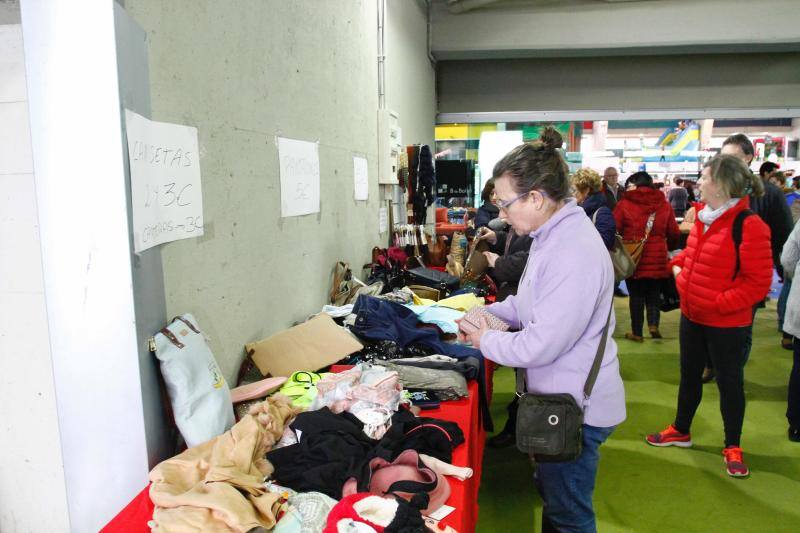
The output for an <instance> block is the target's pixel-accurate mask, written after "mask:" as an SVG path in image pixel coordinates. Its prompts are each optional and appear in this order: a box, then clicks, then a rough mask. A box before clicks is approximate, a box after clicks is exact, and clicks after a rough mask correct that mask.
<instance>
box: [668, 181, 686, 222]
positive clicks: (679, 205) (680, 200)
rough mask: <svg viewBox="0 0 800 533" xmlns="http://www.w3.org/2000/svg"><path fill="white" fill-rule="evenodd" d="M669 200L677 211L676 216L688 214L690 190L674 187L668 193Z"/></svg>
mask: <svg viewBox="0 0 800 533" xmlns="http://www.w3.org/2000/svg"><path fill="white" fill-rule="evenodd" d="M667 201H668V202H669V204H670V205H671V206H672V210H673V211H675V216H676V217H682V216H683V215H685V214H686V209H687V206H688V205H689V191H687V190H686V189H685V188H684V187H673V188H672V189H670V190H669V193H668V194H667Z"/></svg>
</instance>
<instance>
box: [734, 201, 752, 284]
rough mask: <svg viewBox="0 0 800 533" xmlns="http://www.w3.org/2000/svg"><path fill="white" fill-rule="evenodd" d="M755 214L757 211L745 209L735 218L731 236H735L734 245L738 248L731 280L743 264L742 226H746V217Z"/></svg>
mask: <svg viewBox="0 0 800 533" xmlns="http://www.w3.org/2000/svg"><path fill="white" fill-rule="evenodd" d="M754 214H755V213H753V212H752V211H751V210H749V209H744V210H743V211H740V212H739V214H737V215H736V218H734V219H733V231H732V232H731V236H732V237H733V247H734V249H735V250H736V267H735V268H734V269H733V278H731V281H733V280H735V279H736V276H738V275H739V269H740V268H741V266H742V265H741V258H740V257H739V246H741V244H742V227H743V226H744V219H746V218H747V217H749V216H750V215H754Z"/></svg>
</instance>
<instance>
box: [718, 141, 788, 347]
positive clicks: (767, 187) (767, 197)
mask: <svg viewBox="0 0 800 533" xmlns="http://www.w3.org/2000/svg"><path fill="white" fill-rule="evenodd" d="M720 153H723V154H729V155H733V156H736V157H738V158H739V159H741V160H742V161H744V162H745V163H746V164H747V166H750V163H751V162H752V161H753V156H754V154H755V150H754V149H753V143H752V142H750V139H748V138H747V135H745V134H743V133H737V134H735V135H731V136H730V137H728V138H727V139H725V142H723V143H722V150H721V152H720ZM768 177H769V176H767V178H768ZM762 181H763V183H764V196H762V197H760V198H756V197H754V196H753V195H750V209H751V210H752V211H753V212H754V213H755V214H757V215H758V216H759V217H761V220H763V221H764V222H766V223H767V226H769V231H770V241H771V245H772V264H773V265H774V266H775V270H776V271H777V272H778V276H779V277H780V278H781V280H783V279H784V278H783V267H782V266H781V252H782V251H783V244H784V243H785V242H786V239H788V238H789V234H790V233H791V232H792V228H793V224H792V212H791V210H790V209H789V206H788V204H787V203H786V196H784V194H783V191H782V190H781V189H780V188H778V187H777V186H776V185H775V184H774V183H771V182H770V181H769V179H764V176H762ZM787 281H788V280H787ZM787 285H788V283H785V284H784V289H786V290H787V291H788V287H787ZM786 295H787V296H788V292H787V293H786ZM784 300H785V298H784ZM762 307H763V304H762ZM756 309H758V306H756V307H754V308H753V316H754V317H755V314H756ZM782 310H783V309H782ZM778 323H779V324H780V323H783V317H782V316H780V315H779V316H778ZM745 342H746V349H747V355H745V361H747V358H748V357H749V356H750V349H751V348H752V344H753V326H752V325H751V326H750V335H748V336H747V339H746V341H745Z"/></svg>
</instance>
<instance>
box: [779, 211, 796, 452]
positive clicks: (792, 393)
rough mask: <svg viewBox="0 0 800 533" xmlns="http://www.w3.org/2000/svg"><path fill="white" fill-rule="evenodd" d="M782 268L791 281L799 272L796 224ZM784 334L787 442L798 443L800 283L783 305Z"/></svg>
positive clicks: (791, 290) (793, 288)
mask: <svg viewBox="0 0 800 533" xmlns="http://www.w3.org/2000/svg"><path fill="white" fill-rule="evenodd" d="M781 265H782V266H783V272H784V276H785V277H786V278H787V279H793V278H795V277H796V276H797V273H798V269H800V223H798V224H796V225H795V227H794V229H793V230H792V232H791V233H790V234H789V239H788V240H787V241H786V243H785V244H784V245H783V252H781ZM783 330H784V331H785V332H786V333H788V334H790V335H792V336H793V347H794V363H793V365H792V371H791V374H789V392H788V395H787V396H788V398H787V407H786V418H787V420H788V421H789V440H791V441H794V442H800V338H799V337H800V282H798V283H793V284H792V286H791V289H789V297H788V299H787V301H786V315H785V316H784V319H783Z"/></svg>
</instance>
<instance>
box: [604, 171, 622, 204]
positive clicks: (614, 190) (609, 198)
mask: <svg viewBox="0 0 800 533" xmlns="http://www.w3.org/2000/svg"><path fill="white" fill-rule="evenodd" d="M624 192H625V188H624V187H623V186H622V185H620V184H619V171H618V170H617V169H616V167H608V168H607V169H605V170H604V171H603V194H605V195H606V205H607V206H608V208H609V209H611V210H612V211H613V210H614V208H615V207H616V206H617V202H619V201H620V200H621V199H622V195H623V193H624Z"/></svg>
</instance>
